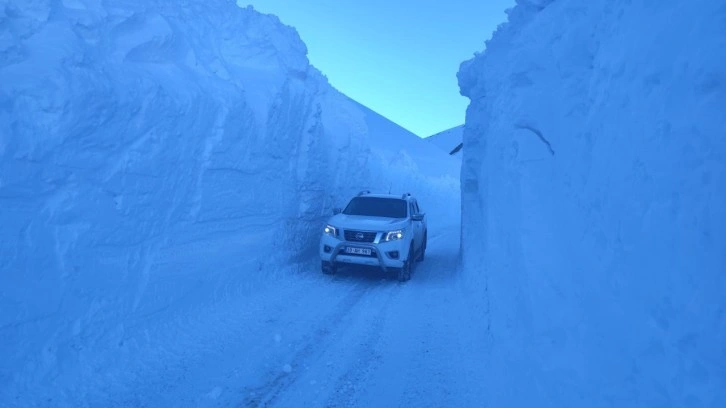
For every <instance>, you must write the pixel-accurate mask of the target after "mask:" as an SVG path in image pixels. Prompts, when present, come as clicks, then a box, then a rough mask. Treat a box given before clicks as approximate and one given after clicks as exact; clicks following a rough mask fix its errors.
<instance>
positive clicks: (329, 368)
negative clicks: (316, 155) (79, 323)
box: [92, 225, 486, 407]
mask: <svg viewBox="0 0 726 408" xmlns="http://www.w3.org/2000/svg"><path fill="white" fill-rule="evenodd" d="M458 248H459V229H458V226H456V225H452V226H450V227H447V228H445V229H443V230H438V231H437V230H435V229H433V228H432V230H431V235H430V240H429V248H428V251H427V257H426V260H425V261H424V262H423V263H419V264H417V269H416V270H415V272H414V275H413V277H412V279H411V280H410V281H409V282H406V283H403V284H401V283H399V282H397V281H395V279H393V278H390V277H387V278H383V277H381V275H380V274H379V273H377V272H375V271H370V270H360V269H343V270H341V271H340V273H339V274H338V275H336V276H333V277H330V276H325V275H322V274H320V273H319V271H318V268H317V265H312V263H311V269H313V271H314V272H311V273H310V274H306V275H304V276H302V277H295V278H294V279H292V280H289V281H288V282H287V283H286V284H285V285H281V286H277V287H273V288H267V289H266V290H264V291H259V292H257V293H255V294H254V295H253V296H247V297H245V298H243V299H239V300H238V301H235V302H232V304H225V306H224V308H221V307H220V308H218V309H217V310H208V311H205V312H204V313H200V315H199V317H198V319H197V320H194V319H190V321H189V322H186V323H185V324H186V326H185V327H184V328H181V329H179V330H178V331H180V332H184V333H186V334H185V336H183V337H185V338H181V339H173V340H171V341H169V342H168V344H167V345H165V346H162V345H159V347H161V349H162V350H161V351H159V350H157V351H156V352H155V353H156V354H155V356H147V358H143V357H141V358H140V360H141V361H147V362H150V363H147V364H146V365H144V366H139V367H137V368H135V369H134V370H135V371H136V377H135V379H134V380H133V381H129V382H126V383H125V384H119V385H118V386H116V387H113V388H114V389H107V390H106V392H104V393H103V395H97V398H96V399H95V400H94V401H92V402H93V403H96V402H99V403H102V405H105V406H107V405H112V406H113V405H116V406H128V405H134V406H235V407H237V406H244V407H258V406H260V407H262V406H312V407H315V406H340V407H345V406H466V405H470V406H471V405H476V403H477V401H481V395H482V393H483V392H484V391H485V390H483V389H481V388H480V384H481V383H482V379H481V377H482V374H483V370H482V365H481V362H482V361H483V360H484V352H485V350H484V346H485V344H486V340H485V338H484V336H485V331H484V329H483V328H482V327H481V326H482V325H484V318H483V316H482V315H481V312H477V310H476V308H475V307H472V306H473V305H476V304H478V302H477V299H474V298H473V297H471V296H470V295H469V292H467V290H466V287H465V286H464V282H463V280H462V279H460V277H459V276H458V275H457V256H458ZM192 320H193V321H192Z"/></svg>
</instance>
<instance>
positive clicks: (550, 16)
mask: <svg viewBox="0 0 726 408" xmlns="http://www.w3.org/2000/svg"><path fill="white" fill-rule="evenodd" d="M508 15H509V21H508V23H506V24H503V25H501V26H500V27H499V28H498V30H497V31H496V32H495V34H494V36H493V37H492V39H491V40H490V41H489V42H488V43H487V45H486V51H485V52H483V53H481V54H477V55H476V56H475V57H474V58H473V59H472V60H469V61H466V62H464V63H463V64H462V66H461V69H460V72H459V73H458V77H459V84H460V88H461V92H462V94H463V95H465V96H467V97H469V98H470V100H471V104H470V106H469V108H468V110H467V116H466V127H465V134H464V159H463V164H462V166H463V169H462V176H461V181H462V186H461V188H462V201H463V240H464V243H463V251H464V252H463V259H464V267H465V272H466V274H467V279H468V280H469V281H470V283H471V285H473V286H476V287H477V288H478V290H479V291H480V293H482V294H483V297H482V304H483V306H482V308H483V310H484V311H485V314H486V319H487V324H488V331H489V338H490V341H491V345H490V346H491V355H490V361H488V362H486V363H485V366H486V367H487V368H488V369H489V370H490V372H489V382H488V384H487V387H488V395H489V397H490V401H488V402H489V403H490V405H488V406H492V407H503V406H508V407H515V406H539V407H543V406H552V407H584V406H587V407H611V406H612V407H645V406H648V407H666V406H667V407H676V406H678V407H714V408H715V407H723V406H726V347H724V345H726V316H725V313H726V54H725V53H724V50H726V3H724V2H723V1H720V0H699V1H686V0H672V1H625V0H623V1H610V0H607V1H606V0H598V1H584V2H583V1H575V0H557V1H552V0H539V1H534V0H527V1H525V0H518V1H517V5H516V6H515V7H514V8H513V9H510V10H509V11H508Z"/></svg>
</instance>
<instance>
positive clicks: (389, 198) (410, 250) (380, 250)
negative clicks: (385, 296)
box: [320, 191, 428, 282]
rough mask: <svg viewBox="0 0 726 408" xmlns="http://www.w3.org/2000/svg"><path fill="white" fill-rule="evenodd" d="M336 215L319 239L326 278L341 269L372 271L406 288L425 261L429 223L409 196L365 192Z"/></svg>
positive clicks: (354, 198) (336, 211) (414, 200)
mask: <svg viewBox="0 0 726 408" xmlns="http://www.w3.org/2000/svg"><path fill="white" fill-rule="evenodd" d="M334 213H335V214H334V215H333V216H332V217H331V218H330V219H329V220H328V222H327V224H326V225H325V228H324V229H323V236H322V237H321V238H320V259H321V260H322V266H321V267H322V271H323V273H326V274H333V273H335V272H336V270H337V268H338V266H340V265H341V264H357V265H371V266H379V267H380V268H381V270H382V271H383V272H393V273H394V274H395V275H396V277H397V278H398V280H399V281H402V282H403V281H407V280H409V279H410V278H411V273H412V271H413V268H414V264H415V262H416V261H423V259H424V256H425V254H426V241H427V238H428V231H427V228H426V219H425V214H424V213H423V212H422V211H421V209H420V208H419V206H418V202H417V201H416V199H415V198H414V197H413V196H411V194H403V195H391V194H371V193H370V192H368V191H363V192H361V193H359V194H358V195H357V196H356V197H353V199H351V200H350V202H349V203H348V205H347V206H346V207H345V208H344V209H343V210H342V211H340V210H339V209H336V210H334Z"/></svg>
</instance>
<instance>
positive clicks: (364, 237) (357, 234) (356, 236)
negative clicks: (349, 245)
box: [345, 230, 376, 242]
mask: <svg viewBox="0 0 726 408" xmlns="http://www.w3.org/2000/svg"><path fill="white" fill-rule="evenodd" d="M345 240H346V241H352V242H373V241H375V240H376V233H375V232H368V231H356V230H345Z"/></svg>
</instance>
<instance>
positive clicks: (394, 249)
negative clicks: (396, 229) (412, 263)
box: [319, 235, 408, 272]
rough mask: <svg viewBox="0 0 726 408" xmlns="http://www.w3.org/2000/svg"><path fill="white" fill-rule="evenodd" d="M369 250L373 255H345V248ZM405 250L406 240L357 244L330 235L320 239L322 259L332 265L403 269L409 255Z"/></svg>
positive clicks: (384, 269) (385, 269)
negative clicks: (405, 259) (396, 255)
mask: <svg viewBox="0 0 726 408" xmlns="http://www.w3.org/2000/svg"><path fill="white" fill-rule="evenodd" d="M347 247H353V248H367V249H370V250H371V252H372V254H371V255H351V254H347V253H345V248H347ZM403 248H405V243H404V240H397V241H389V242H378V243H376V242H355V241H342V240H339V239H337V238H334V237H331V236H330V235H323V237H322V238H321V239H320V248H319V252H320V259H321V260H323V261H325V262H330V263H332V264H341V263H342V264H355V265H369V266H378V267H380V268H381V269H383V271H384V272H385V271H387V269H388V268H401V267H403V261H404V257H405V256H407V255H408V253H407V252H406V251H404V250H403ZM392 253H398V257H397V258H396V257H394V256H392Z"/></svg>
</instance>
